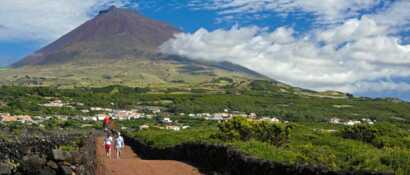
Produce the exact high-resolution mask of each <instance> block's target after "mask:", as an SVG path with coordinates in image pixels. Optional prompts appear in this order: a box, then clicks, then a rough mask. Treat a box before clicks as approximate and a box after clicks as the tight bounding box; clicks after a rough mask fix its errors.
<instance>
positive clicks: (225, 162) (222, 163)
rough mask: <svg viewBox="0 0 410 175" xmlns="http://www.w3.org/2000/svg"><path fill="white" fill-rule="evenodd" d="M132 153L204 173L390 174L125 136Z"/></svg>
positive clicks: (201, 145)
mask: <svg viewBox="0 0 410 175" xmlns="http://www.w3.org/2000/svg"><path fill="white" fill-rule="evenodd" d="M125 140H126V142H127V144H129V145H130V146H131V147H132V148H133V149H134V151H135V152H137V153H138V154H139V156H141V157H142V158H144V159H168V160H179V161H183V162H187V163H189V164H192V165H194V166H196V167H198V168H199V169H200V170H201V171H202V172H203V173H205V174H214V175H217V174H223V175H231V174H232V175H254V174H255V175H256V174H261V175H262V174H280V175H322V174H323V175H353V174H355V175H387V174H393V173H371V172H350V171H346V172H333V171H328V170H327V169H326V168H324V167H315V166H306V165H300V166H290V165H284V164H281V163H275V162H272V161H266V160H261V159H257V158H254V157H250V156H246V155H244V154H242V153H240V152H238V151H236V150H233V149H230V148H228V147H226V146H224V145H209V144H201V143H187V144H181V145H177V146H175V147H172V148H165V149H158V148H153V147H150V146H148V145H147V144H145V143H144V142H142V141H141V140H139V139H135V138H130V137H125Z"/></svg>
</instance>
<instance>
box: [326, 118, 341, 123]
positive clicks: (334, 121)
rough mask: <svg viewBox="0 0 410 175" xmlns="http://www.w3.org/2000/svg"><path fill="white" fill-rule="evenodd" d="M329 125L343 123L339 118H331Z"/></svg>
mask: <svg viewBox="0 0 410 175" xmlns="http://www.w3.org/2000/svg"><path fill="white" fill-rule="evenodd" d="M329 123H332V124H340V123H342V122H341V120H340V119H339V118H331V119H330V121H329Z"/></svg>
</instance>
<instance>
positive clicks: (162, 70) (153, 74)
mask: <svg viewBox="0 0 410 175" xmlns="http://www.w3.org/2000/svg"><path fill="white" fill-rule="evenodd" d="M88 61H89V63H83V62H74V63H70V64H58V65H46V66H28V67H23V68H18V69H9V70H7V71H0V83H2V84H9V83H10V82H13V83H14V84H20V85H34V86H38V85H41V86H60V87H65V88H73V87H89V86H91V87H103V86H109V85H116V84H121V85H127V86H132V87H153V88H168V87H192V86H197V85H199V84H201V83H206V82H211V81H212V80H213V79H214V78H217V77H230V78H232V79H235V80H238V81H240V80H246V79H249V77H248V76H247V75H245V74H240V73H235V72H229V71H224V70H222V69H212V74H193V73H190V72H184V71H183V70H184V68H183V67H182V65H179V64H175V63H174V62H172V61H167V60H149V59H143V58H141V59H138V58H137V59H129V60H127V59H121V60H105V61H98V60H97V61H95V60H88ZM27 75H29V76H30V77H31V78H28V77H27ZM33 78H39V79H40V78H41V80H40V84H38V83H37V82H32V79H33ZM209 88H213V87H212V84H211V85H209Z"/></svg>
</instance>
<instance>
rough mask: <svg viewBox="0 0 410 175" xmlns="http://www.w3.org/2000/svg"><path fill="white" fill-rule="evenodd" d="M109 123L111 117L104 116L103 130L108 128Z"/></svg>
mask: <svg viewBox="0 0 410 175" xmlns="http://www.w3.org/2000/svg"><path fill="white" fill-rule="evenodd" d="M110 122H111V117H110V116H108V115H105V117H104V121H103V127H104V129H105V128H109V126H110Z"/></svg>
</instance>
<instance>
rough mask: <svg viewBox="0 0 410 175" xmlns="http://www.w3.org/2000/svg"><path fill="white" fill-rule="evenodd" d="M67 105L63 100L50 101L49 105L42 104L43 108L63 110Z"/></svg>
mask: <svg viewBox="0 0 410 175" xmlns="http://www.w3.org/2000/svg"><path fill="white" fill-rule="evenodd" d="M65 105H66V104H65V103H63V101H61V100H54V101H50V102H48V103H45V104H42V105H41V106H44V107H57V108H61V107H64V106H65Z"/></svg>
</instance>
